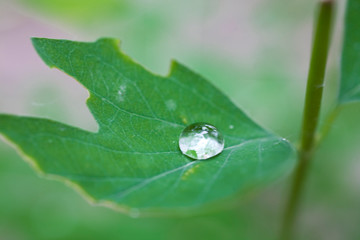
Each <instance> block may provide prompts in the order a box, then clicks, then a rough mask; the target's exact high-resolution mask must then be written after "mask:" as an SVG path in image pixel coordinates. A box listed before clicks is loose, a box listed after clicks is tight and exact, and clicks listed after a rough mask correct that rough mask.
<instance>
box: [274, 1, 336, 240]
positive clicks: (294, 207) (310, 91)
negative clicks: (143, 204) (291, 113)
mask: <svg viewBox="0 0 360 240" xmlns="http://www.w3.org/2000/svg"><path fill="white" fill-rule="evenodd" d="M333 12H334V1H332V0H327V1H321V2H320V3H319V11H318V15H317V20H316V25H315V31H314V40H313V46H312V54H311V60H310V69H309V73H308V80H307V87H306V96H305V106H304V115H303V122H302V129H301V140H300V147H299V157H298V160H299V161H298V165H297V167H296V169H295V172H294V178H293V182H292V186H291V191H290V196H289V198H288V201H287V205H286V208H285V215H284V219H283V225H282V232H281V239H283V240H289V239H292V234H293V229H294V225H295V220H296V217H297V215H298V208H299V202H300V198H301V195H302V191H303V188H304V182H305V179H306V175H307V174H306V173H307V171H308V168H309V163H310V160H311V158H312V154H313V150H314V146H315V134H316V128H317V125H318V121H319V113H320V108H321V98H322V93H323V88H324V76H325V67H326V62H327V56H328V48H329V43H330V35H331V29H332V28H331V26H332V18H333Z"/></svg>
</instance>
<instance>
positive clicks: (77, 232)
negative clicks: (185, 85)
mask: <svg viewBox="0 0 360 240" xmlns="http://www.w3.org/2000/svg"><path fill="white" fill-rule="evenodd" d="M315 5H316V1H314V0H302V1H289V0H252V1H246V0H183V1H174V0H51V1H49V0H11V1H10V0H9V1H6V0H0V112H2V113H12V114H19V115H31V116H40V117H46V118H51V119H54V120H57V121H61V122H64V123H67V124H71V125H75V126H78V127H80V128H83V129H89V130H94V129H96V128H97V126H96V123H95V121H94V119H93V118H92V116H91V114H90V113H89V110H88V109H87V108H86V105H85V100H86V98H87V96H88V94H87V92H86V90H85V89H83V88H82V87H81V86H80V84H78V83H77V82H76V81H74V80H73V79H71V78H70V77H69V76H67V75H65V74H63V73H61V72H59V71H58V70H54V69H53V70H51V69H49V68H48V67H47V66H46V65H45V64H44V63H43V62H42V61H41V60H40V58H39V57H38V56H37V55H36V53H35V51H34V49H33V47H32V45H31V42H30V37H48V38H65V39H71V40H79V41H94V40H96V39H97V38H99V37H104V36H107V37H114V38H118V39H121V42H122V43H121V48H122V49H123V51H125V52H126V53H127V54H128V55H129V56H131V57H132V58H134V59H135V60H136V61H138V62H140V63H141V64H143V65H144V66H145V67H147V68H148V69H150V70H151V71H153V72H155V73H160V74H163V75H165V74H167V72H168V68H169V63H170V60H171V59H176V60H178V61H180V62H182V63H183V64H185V65H187V66H188V67H190V68H192V69H194V70H195V71H197V72H198V73H200V74H202V75H203V76H205V77H206V78H207V79H209V81H211V82H212V83H213V84H214V85H216V86H217V87H218V88H219V89H221V90H222V91H223V92H225V93H226V94H227V95H228V96H230V98H231V99H232V100H233V101H234V102H235V103H236V104H237V105H238V106H239V107H241V108H242V109H243V110H244V111H245V112H247V113H248V114H249V115H250V116H251V117H252V118H253V119H255V121H257V122H258V123H260V124H261V125H262V126H264V127H265V128H267V129H270V130H271V131H273V132H275V133H277V134H279V135H281V136H283V137H286V138H288V139H289V140H290V141H292V142H293V143H294V144H296V140H297V138H298V135H299V127H300V120H301V113H302V107H303V100H304V91H305V84H306V75H307V67H308V63H309V56H310V46H311V33H312V24H313V15H314V9H315ZM344 5H345V3H344V1H338V9H337V23H336V26H335V29H336V30H335V33H334V40H333V42H332V48H331V54H330V60H329V64H328V66H329V67H328V71H327V85H326V92H325V97H324V109H323V112H322V116H325V115H326V113H327V112H328V111H329V109H331V107H332V105H333V104H334V102H335V100H336V94H337V87H338V75H339V61H340V60H339V59H340V50H341V40H342V38H341V33H342V21H343V12H344ZM322 119H323V117H322ZM359 122H360V105H359V104H352V105H349V106H347V107H345V108H344V109H343V111H342V113H341V115H340V116H339V117H338V118H337V119H336V121H335V123H334V126H333V128H332V130H331V132H330V134H329V135H328V137H327V138H326V139H325V141H324V142H323V143H322V144H321V145H320V148H319V151H318V153H317V154H316V158H315V161H314V163H313V165H312V166H311V171H310V174H309V178H308V181H307V186H306V187H307V189H306V191H305V195H304V198H303V200H304V202H303V204H302V212H301V215H300V219H299V224H298V228H297V238H296V239H309V240H311V239H314V240H315V239H327V240H335V239H336V240H337V239H339V240H340V239H341V240H342V239H360V228H359V226H360V159H359V154H360V149H359V147H358V145H359V143H360V134H359V133H360V126H359V124H358V123H359ZM288 183H289V177H286V178H283V179H281V180H279V181H278V182H276V183H273V184H271V185H270V186H269V187H267V188H266V189H263V190H262V191H260V192H257V193H252V194H250V195H249V196H246V197H244V198H242V199H239V204H238V206H236V207H235V208H232V209H228V210H223V211H212V210H211V209H209V211H208V212H205V213H201V214H200V213H194V214H193V215H192V216H187V217H184V216H182V217H180V216H178V217H177V216H173V217H168V218H134V217H135V216H133V217H131V216H125V215H122V214H120V213H118V212H114V211H112V210H110V209H107V208H104V207H94V206H91V205H90V204H88V203H87V202H86V201H85V200H84V199H83V198H82V197H81V196H80V195H78V194H77V193H76V192H75V191H74V190H72V189H70V188H68V187H67V186H65V185H64V184H63V183H61V182H56V181H48V180H45V179H42V178H40V177H38V176H37V174H36V173H35V172H34V171H33V170H32V169H31V168H30V166H28V165H27V164H26V163H25V162H24V161H22V159H21V158H20V157H19V156H18V155H17V153H16V152H15V150H13V149H12V148H11V147H10V146H8V145H7V144H5V143H4V142H3V141H0V190H1V195H0V239H1V240H23V239H24V240H25V239H36V240H42V239H43V240H51V239H59V240H60V239H64V240H65V239H89V240H91V239H125V240H126V239H135V240H136V239H157V240H165V239H171V240H176V239H189V240H192V239H194V240H195V239H225V240H226V239H244V240H247V239H249V240H257V239H273V240H275V239H277V237H276V236H277V233H278V231H279V227H280V220H281V216H282V211H283V208H284V202H285V196H286V192H287V187H288Z"/></svg>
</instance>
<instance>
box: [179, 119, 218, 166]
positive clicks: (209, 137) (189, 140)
mask: <svg viewBox="0 0 360 240" xmlns="http://www.w3.org/2000/svg"><path fill="white" fill-rule="evenodd" d="M179 147H180V150H181V152H182V153H183V154H184V155H186V156H188V157H190V158H193V159H200V160H201V159H208V158H211V157H214V156H216V155H218V154H219V153H221V152H222V151H223V149H224V138H223V136H222V134H221V133H220V132H219V131H218V130H217V129H216V127H214V126H213V125H210V124H208V123H193V124H191V125H189V126H187V127H186V128H185V129H184V130H183V131H182V133H181V135H180V139H179Z"/></svg>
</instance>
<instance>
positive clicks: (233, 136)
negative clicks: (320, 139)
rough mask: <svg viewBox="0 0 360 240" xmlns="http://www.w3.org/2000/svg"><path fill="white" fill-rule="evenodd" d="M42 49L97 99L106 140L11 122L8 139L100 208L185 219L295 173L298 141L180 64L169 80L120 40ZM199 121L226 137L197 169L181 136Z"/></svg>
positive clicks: (38, 42)
mask: <svg viewBox="0 0 360 240" xmlns="http://www.w3.org/2000/svg"><path fill="white" fill-rule="evenodd" d="M33 44H34V46H35V48H36V50H37V52H38V53H39V55H40V56H41V57H42V59H43V60H44V61H45V62H46V63H47V64H48V65H49V66H51V67H56V68H58V69H60V70H62V71H64V72H65V73H67V74H69V75H70V76H72V77H74V78H75V79H77V80H78V81H79V82H80V83H81V84H82V85H83V86H84V87H85V88H86V89H87V90H88V91H89V93H90V97H89V99H88V101H87V105H88V107H89V109H90V111H91V113H92V114H93V116H94V118H95V119H96V121H97V123H98V124H99V131H98V132H88V131H84V130H81V129H78V128H75V127H71V126H67V125H64V124H62V123H58V122H55V121H51V120H46V119H39V118H30V117H18V116H12V115H5V114H2V115H0V133H2V135H4V136H5V137H6V138H7V139H8V140H9V141H11V142H12V143H14V144H15V145H16V146H17V147H18V148H19V150H20V151H21V152H22V153H23V154H24V155H25V157H26V159H28V160H30V162H31V163H32V165H33V166H35V168H37V169H38V170H39V171H40V172H42V173H44V174H45V175H47V176H56V177H61V179H62V180H65V181H67V182H68V183H71V185H72V186H75V187H76V188H77V189H79V190H81V192H82V193H84V194H85V195H86V196H87V197H88V199H90V200H91V201H92V202H95V203H98V204H102V205H107V206H111V207H114V208H116V209H119V210H122V211H129V210H130V209H132V208H137V209H138V210H139V211H143V212H151V211H154V210H159V209H173V210H176V209H178V210H181V209H184V208H188V207H197V206H201V205H203V204H206V203H211V202H214V201H216V200H220V199H224V198H229V197H230V196H232V195H234V194H236V193H244V192H245V191H247V190H249V189H253V188H255V187H259V186H260V185H262V184H264V183H266V182H268V181H270V180H273V179H275V178H276V177H279V176H281V175H284V174H285V173H287V172H289V171H290V170H291V168H292V167H293V165H294V162H295V161H294V159H295V154H294V153H295V151H294V149H293V147H292V146H291V144H290V143H289V142H287V141H286V140H285V139H282V138H279V137H277V136H275V135H273V134H271V133H269V132H268V131H265V130H264V129H262V128H260V127H259V126H258V125H257V124H255V123H254V122H253V121H251V120H250V119H249V118H248V117H247V116H246V115H245V114H244V113H243V112H242V111H241V110H239V109H238V108H237V107H236V106H235V105H234V104H233V103H232V102H231V101H230V100H229V99H228V98H227V97H226V96H224V95H223V94H222V93H221V92H220V91H219V90H217V89H216V88H215V87H213V86H212V85H211V84H210V83H208V82H207V81H206V80H205V79H203V78H202V77H201V76H199V75H197V74H195V73H194V72H192V71H190V70H189V69H187V68H186V67H184V66H182V65H180V64H179V63H177V62H173V63H172V66H171V72H170V74H169V75H168V76H167V77H162V76H157V75H154V74H152V73H150V72H148V71H147V70H145V69H144V68H143V67H141V66H140V65H138V64H136V63H134V62H133V61H132V60H131V59H130V58H129V57H128V56H126V55H124V54H123V53H121V52H120V51H119V49H118V44H119V43H118V41H116V40H113V39H99V40H98V41H96V42H93V43H85V42H72V41H67V40H52V39H39V38H35V39H33ZM195 122H207V123H210V124H212V125H214V126H216V127H217V128H218V130H219V131H220V132H222V134H223V136H224V139H225V148H224V151H223V152H222V153H221V154H220V155H218V156H216V157H214V158H212V159H209V160H205V161H193V160H191V159H190V158H188V157H186V156H184V155H183V154H182V153H181V152H180V150H179V147H178V140H179V139H178V138H179V135H180V133H181V132H182V130H183V129H184V128H185V127H186V126H187V125H188V124H191V123H195Z"/></svg>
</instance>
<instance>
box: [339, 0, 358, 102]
mask: <svg viewBox="0 0 360 240" xmlns="http://www.w3.org/2000/svg"><path fill="white" fill-rule="evenodd" d="M359 12H360V1H358V0H348V1H347V8H346V12H345V15H346V17H345V34H344V45H343V52H342V61H341V81H340V94H339V102H340V103H348V102H357V101H360V31H359V24H360V14H359Z"/></svg>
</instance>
